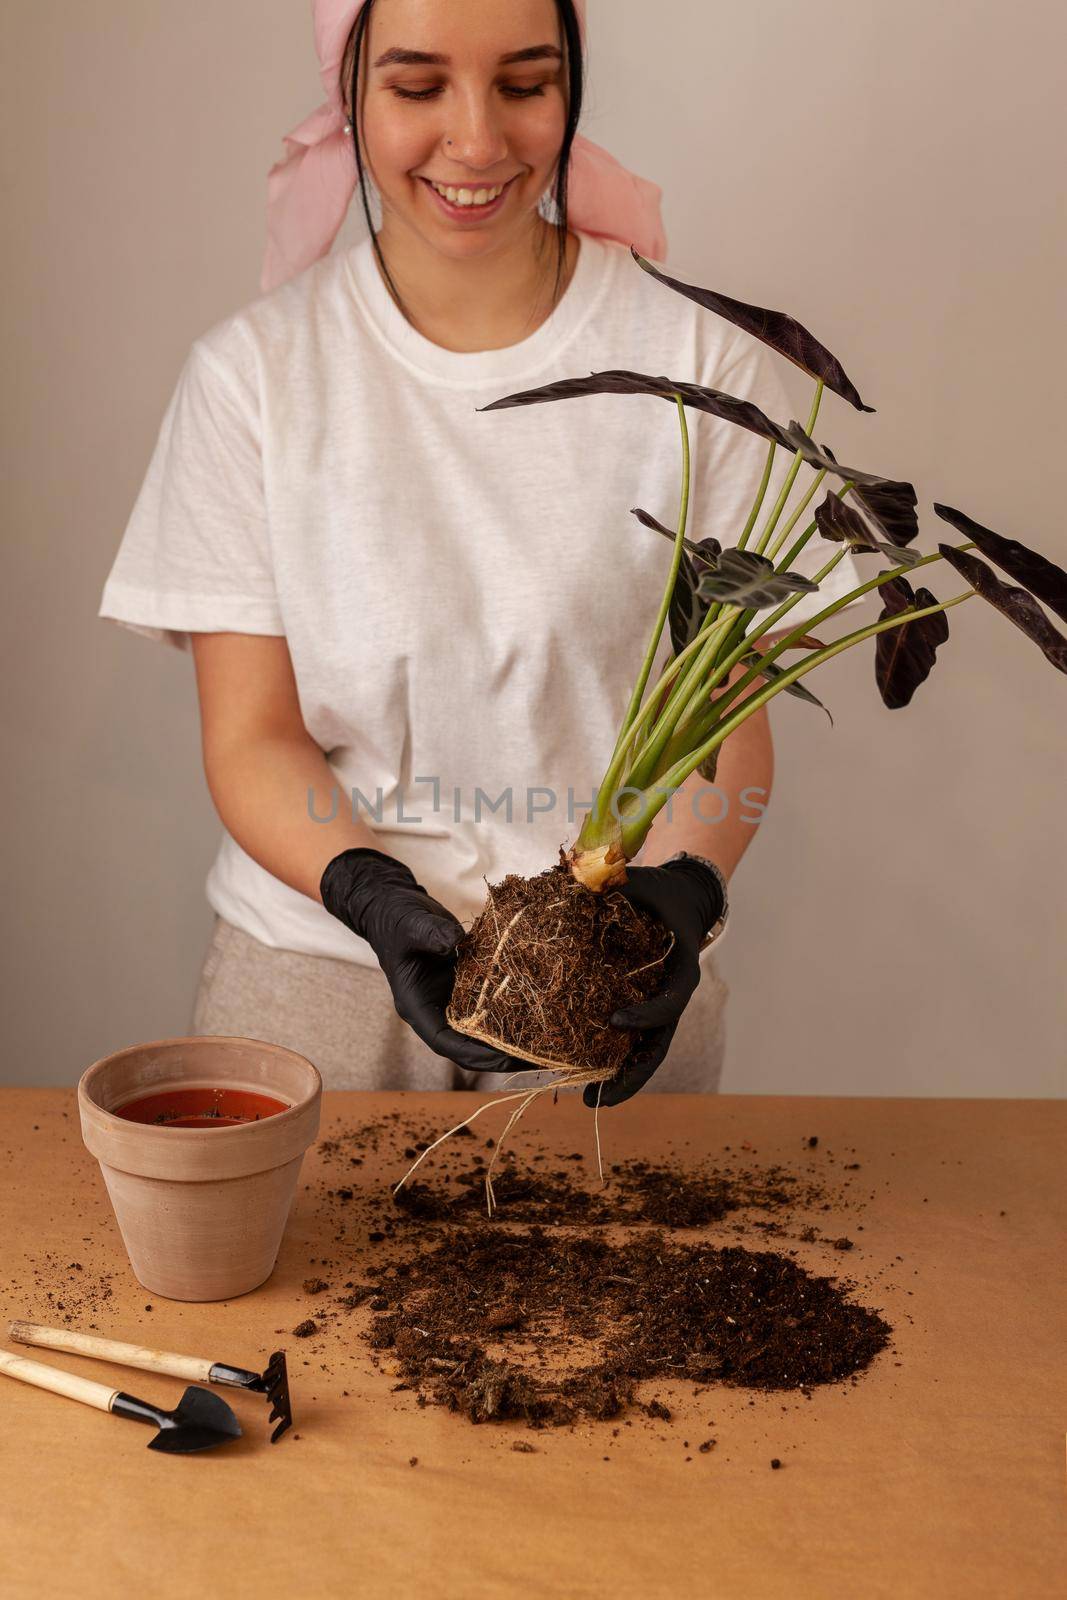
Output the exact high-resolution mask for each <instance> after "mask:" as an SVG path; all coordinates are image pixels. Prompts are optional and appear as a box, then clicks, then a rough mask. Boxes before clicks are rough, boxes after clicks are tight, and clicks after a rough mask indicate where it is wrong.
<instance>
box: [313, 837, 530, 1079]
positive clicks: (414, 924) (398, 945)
mask: <svg viewBox="0 0 1067 1600" xmlns="http://www.w3.org/2000/svg"><path fill="white" fill-rule="evenodd" d="M319 893H320V895H321V896H322V903H323V905H324V906H325V907H326V909H327V911H329V912H332V914H333V915H334V916H335V917H337V918H338V919H339V920H340V921H341V922H343V923H344V924H345V926H346V927H348V928H351V930H352V932H353V933H357V934H359V936H360V938H361V939H366V941H367V943H368V944H369V945H370V947H371V949H372V950H373V951H374V954H375V955H376V956H377V957H378V962H379V965H380V966H381V969H382V971H383V972H384V973H385V976H386V978H387V979H388V981H389V987H390V989H391V990H392V994H393V1004H394V1006H395V1007H396V1010H397V1012H398V1014H399V1015H400V1016H401V1017H403V1019H404V1021H405V1022H406V1023H407V1024H408V1026H409V1027H410V1028H413V1029H414V1031H415V1032H416V1033H417V1034H418V1036H419V1038H420V1039H422V1040H423V1041H424V1042H425V1043H426V1044H428V1045H429V1047H430V1049H431V1050H433V1051H435V1052H436V1053H437V1054H438V1055H439V1056H445V1057H446V1058H447V1059H448V1060H449V1061H455V1062H458V1064H459V1065H460V1066H461V1067H466V1068H468V1070H469V1071H471V1072H517V1071H520V1070H522V1069H523V1068H525V1069H526V1070H527V1071H528V1070H529V1062H522V1061H516V1060H514V1059H513V1058H512V1057H511V1056H508V1055H504V1054H502V1053H501V1052H500V1051H499V1050H494V1049H493V1048H492V1046H491V1045H487V1044H482V1043H481V1041H480V1040H478V1039H468V1037H467V1035H466V1034H464V1033H457V1031H456V1029H455V1028H450V1027H449V1025H448V1023H447V1021H446V1020H445V1007H446V1005H447V1004H448V1002H449V1000H450V999H451V997H452V985H453V982H454V981H455V976H456V954H455V947H456V945H457V944H458V943H459V941H460V939H462V937H463V934H464V928H463V924H462V923H461V922H460V920H459V918H458V917H454V916H453V915H452V913H451V911H449V910H448V909H447V908H446V907H445V906H443V905H442V904H441V902H440V901H439V900H435V899H434V898H433V896H432V895H430V894H428V893H427V891H426V890H425V889H424V888H423V886H422V884H421V883H417V882H416V880H415V874H414V873H413V872H412V871H411V869H410V867H406V866H405V865H404V863H403V862H402V861H397V860H396V859H395V858H394V857H393V856H387V855H384V854H383V853H382V851H380V850H370V849H363V848H359V847H356V848H354V849H351V850H343V851H342V852H341V854H340V855H338V856H334V858H333V860H332V861H331V862H330V863H329V865H328V866H327V868H326V870H325V872H324V873H323V875H322V880H321V882H320V884H319Z"/></svg>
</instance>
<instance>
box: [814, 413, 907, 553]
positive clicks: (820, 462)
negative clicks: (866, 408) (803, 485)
mask: <svg viewBox="0 0 1067 1600" xmlns="http://www.w3.org/2000/svg"><path fill="white" fill-rule="evenodd" d="M784 431H785V434H786V439H787V443H788V446H789V449H790V450H799V452H800V454H801V455H802V456H803V458H804V460H805V461H806V462H807V463H808V465H809V466H812V467H817V468H818V469H819V470H820V471H821V472H832V473H834V474H835V475H836V476H837V477H838V478H841V479H845V478H850V479H851V480H852V482H853V483H854V484H855V485H856V487H855V488H854V489H852V490H850V491H849V492H850V494H851V495H852V497H853V499H855V500H858V501H859V503H860V505H861V506H862V507H863V509H864V511H866V513H867V515H868V516H869V517H870V519H871V521H872V522H873V523H874V524H875V526H876V527H878V528H880V529H881V530H882V532H883V533H884V534H885V536H886V538H887V539H888V540H889V542H890V543H891V544H898V545H899V544H910V543H911V541H912V539H914V538H915V536H916V535H917V533H918V532H919V519H918V516H917V515H916V510H915V508H916V506H917V505H918V503H919V502H918V497H917V496H916V493H915V486H914V484H910V483H903V482H899V481H898V480H897V479H895V478H880V477H879V476H878V475H877V473H874V472H861V471H860V469H859V468H858V467H841V466H838V463H837V457H836V456H835V455H834V453H833V451H832V450H831V449H830V447H829V445H817V444H816V443H815V441H814V439H809V438H808V435H807V434H806V433H805V432H804V429H803V428H802V427H801V426H800V423H799V422H791V423H790V424H789V427H788V428H786V429H785V430H784Z"/></svg>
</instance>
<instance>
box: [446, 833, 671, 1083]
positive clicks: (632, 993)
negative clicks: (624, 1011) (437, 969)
mask: <svg viewBox="0 0 1067 1600" xmlns="http://www.w3.org/2000/svg"><path fill="white" fill-rule="evenodd" d="M560 857H561V859H560V863H559V865H558V866H554V867H550V868H548V869H547V870H546V871H545V872H542V873H540V874H539V875H538V876H537V877H535V878H522V877H519V876H518V875H517V874H515V873H510V874H509V875H508V876H507V877H506V878H504V879H503V881H502V882H500V883H497V884H490V885H489V886H488V889H489V893H488V899H487V901H486V906H485V909H484V910H483V911H482V912H481V913H480V915H479V916H478V917H477V918H476V919H475V921H474V923H473V924H472V926H471V928H470V930H469V931H468V932H467V933H466V934H465V935H464V937H463V939H461V941H460V943H459V946H458V948H457V956H458V960H457V965H456V973H455V981H454V983H453V988H452V999H451V1002H450V1004H449V1006H448V1010H447V1017H448V1021H449V1023H450V1024H451V1026H452V1027H454V1028H456V1029H457V1030H458V1031H459V1032H461V1033H466V1034H469V1035H470V1036H471V1037H472V1038H476V1039H482V1040H484V1041H485V1042H487V1043H491V1044H494V1045H497V1046H499V1047H501V1048H503V1049H506V1050H507V1051H508V1052H509V1053H510V1054H512V1055H515V1056H519V1057H521V1058H522V1059H523V1060H525V1061H530V1062H531V1063H532V1064H534V1065H538V1066H543V1067H551V1068H556V1069H558V1070H562V1071H573V1072H578V1071H582V1072H589V1073H591V1074H593V1075H594V1077H595V1076H600V1077H603V1078H610V1077H612V1076H614V1074H615V1073H616V1072H617V1071H618V1069H619V1067H620V1066H621V1065H622V1063H623V1061H624V1060H625V1058H626V1056H627V1055H628V1054H629V1052H630V1049H631V1047H632V1046H633V1044H634V1042H635V1040H636V1039H637V1038H638V1037H639V1034H638V1032H637V1030H635V1029H633V1028H614V1027H612V1026H611V1023H610V1022H609V1020H608V1019H609V1018H610V1017H611V1014H612V1012H614V1011H616V1010H618V1009H620V1008H621V1007H623V1006H627V1005H633V1004H635V1003H636V1002H638V1001H641V1000H646V999H648V998H649V996H650V995H653V994H655V993H656V992H657V990H659V989H661V988H662V986H663V981H664V961H665V959H666V957H667V955H668V953H669V951H670V948H671V942H672V940H671V935H670V933H669V932H668V931H667V929H666V928H664V926H663V924H662V923H661V922H660V921H659V920H658V919H657V918H655V917H649V916H648V915H646V913H644V912H643V911H640V910H638V909H637V908H636V907H634V906H633V905H631V904H630V902H629V900H628V899H627V898H626V896H625V895H624V894H622V893H620V892H619V890H618V889H608V890H605V891H604V892H603V893H600V894H597V893H594V892H593V891H592V890H590V889H587V888H585V887H584V885H583V884H580V883H579V882H578V881H577V879H576V878H575V877H574V875H573V874H572V873H571V871H570V869H569V868H568V867H567V866H566V865H565V864H564V860H563V857H564V852H563V850H562V848H561V850H560ZM590 1081H593V1080H592V1079H591V1080H590Z"/></svg>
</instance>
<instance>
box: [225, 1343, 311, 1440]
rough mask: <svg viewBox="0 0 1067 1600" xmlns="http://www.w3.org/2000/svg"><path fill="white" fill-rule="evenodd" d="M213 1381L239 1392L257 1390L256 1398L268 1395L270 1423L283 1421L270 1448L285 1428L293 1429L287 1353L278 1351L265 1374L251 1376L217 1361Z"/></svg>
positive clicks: (250, 1373)
mask: <svg viewBox="0 0 1067 1600" xmlns="http://www.w3.org/2000/svg"><path fill="white" fill-rule="evenodd" d="M210 1377H211V1382H212V1383H228V1384H232V1385H233V1386H234V1387H235V1388H238V1389H254V1390H255V1392H256V1393H257V1394H265V1395H266V1397H267V1399H268V1400H269V1401H270V1415H269V1416H268V1418H267V1421H268V1422H273V1421H274V1420H275V1418H278V1419H280V1420H279V1422H278V1426H277V1427H276V1428H275V1430H274V1432H273V1433H272V1434H271V1436H270V1442H271V1444H277V1443H278V1440H279V1439H280V1438H281V1436H282V1434H283V1433H284V1432H285V1430H286V1428H291V1427H292V1425H293V1406H292V1401H291V1400H290V1398H289V1371H288V1368H287V1367H286V1364H285V1351H284V1350H275V1352H274V1354H273V1355H272V1356H271V1358H270V1360H269V1361H268V1362H267V1365H266V1368H265V1370H264V1371H263V1372H249V1371H247V1369H246V1368H244V1367H230V1366H226V1365H225V1363H223V1362H221V1361H216V1363H215V1365H214V1366H213V1367H212V1368H211V1374H210Z"/></svg>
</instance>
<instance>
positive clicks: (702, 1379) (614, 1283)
mask: <svg viewBox="0 0 1067 1600" xmlns="http://www.w3.org/2000/svg"><path fill="white" fill-rule="evenodd" d="M374 1295H375V1298H374V1300H373V1302H372V1304H373V1305H374V1306H375V1307H376V1308H378V1315H377V1316H376V1317H375V1319H374V1322H373V1324H372V1326H371V1327H370V1329H369V1330H368V1331H367V1332H366V1334H365V1337H366V1338H367V1340H368V1341H369V1343H370V1344H371V1345H372V1346H373V1347H374V1348H375V1349H379V1350H390V1351H392V1352H394V1353H395V1355H396V1358H397V1360H398V1362H399V1366H400V1372H401V1375H402V1377H403V1379H404V1381H405V1383H407V1384H409V1385H412V1386H417V1387H418V1388H419V1390H420V1393H421V1395H422V1396H423V1398H424V1400H426V1399H428V1400H432V1401H434V1402H436V1403H437V1404H443V1405H447V1406H448V1407H449V1408H450V1409H452V1410H454V1411H459V1412H462V1413H463V1414H464V1415H465V1416H467V1417H469V1418H470V1420H471V1421H472V1422H483V1421H487V1420H490V1419H499V1420H505V1419H512V1420H522V1421H524V1422H527V1423H531V1424H533V1425H535V1426H536V1425H545V1424H549V1425H558V1424H564V1423H570V1422H574V1421H575V1420H577V1419H578V1418H581V1417H590V1418H596V1419H607V1418H611V1417H615V1416H617V1415H618V1414H619V1412H620V1411H622V1410H623V1409H624V1408H625V1407H626V1406H627V1405H629V1404H630V1403H631V1402H632V1401H633V1399H634V1395H635V1390H636V1386H637V1384H638V1383H639V1382H641V1381H647V1380H649V1379H656V1378H659V1379H667V1378H684V1379H689V1380H691V1381H692V1380H695V1381H696V1382H698V1383H709V1382H718V1383H726V1384H731V1385H735V1386H743V1387H745V1388H748V1389H763V1390H777V1389H798V1388H808V1387H810V1386H812V1385H815V1384H822V1383H832V1382H835V1381H839V1380H841V1379H843V1378H849V1377H851V1376H853V1375H854V1374H855V1373H857V1372H859V1371H860V1370H861V1369H862V1368H863V1367H865V1366H867V1365H868V1363H869V1362H870V1361H871V1360H872V1359H873V1357H874V1356H875V1355H876V1354H877V1353H878V1352H879V1351H880V1350H882V1349H883V1348H884V1347H885V1345H886V1344H887V1342H888V1339H889V1334H890V1331H891V1330H890V1329H889V1327H888V1325H887V1324H886V1323H885V1322H883V1321H882V1319H881V1318H880V1317H879V1316H878V1315H877V1314H876V1313H874V1312H873V1311H869V1310H867V1309H865V1308H864V1307H862V1306H859V1305H856V1304H854V1303H853V1302H852V1301H850V1300H849V1299H848V1297H847V1295H846V1293H845V1292H844V1291H843V1290H842V1288H841V1286H840V1285H838V1284H837V1283H835V1282H834V1281H833V1280H832V1279H830V1278H822V1277H815V1276H813V1275H812V1274H810V1273H808V1272H806V1271H804V1269H803V1268H801V1267H799V1266H797V1265H796V1264H795V1263H794V1262H792V1261H790V1260H789V1259H788V1258H787V1257H785V1256H782V1255H777V1254H771V1253H768V1252H755V1251H750V1250H745V1249H742V1248H741V1247H739V1246H734V1247H728V1248H725V1249H719V1248H716V1247H714V1246H712V1245H693V1244H682V1243H678V1242H676V1241H673V1240H669V1239H667V1238H666V1237H664V1235H662V1234H661V1233H658V1232H649V1231H647V1230H642V1232H641V1234H640V1235H639V1236H638V1237H633V1238H629V1239H626V1240H624V1241H622V1242H612V1241H611V1240H608V1239H606V1238H603V1237H596V1236H591V1235H589V1234H585V1235H582V1234H577V1235H576V1234H572V1233H549V1232H546V1231H545V1230H544V1229H543V1228H541V1227H532V1228H529V1229H524V1230H522V1231H521V1232H515V1231H511V1230H502V1229H496V1228H493V1227H485V1228H481V1227H479V1228H477V1229H473V1228H461V1229H457V1230H455V1232H454V1233H452V1234H451V1235H450V1236H449V1237H447V1238H446V1239H445V1240H443V1241H442V1242H441V1243H440V1244H438V1245H437V1247H436V1248H435V1249H433V1250H430V1251H428V1252H426V1253H424V1254H421V1255H417V1256H416V1257H414V1259H412V1260H408V1261H403V1262H399V1263H397V1264H396V1265H395V1266H393V1267H391V1268H389V1269H386V1270H384V1271H383V1272H382V1273H381V1274H380V1276H379V1277H378V1279H377V1283H376V1284H375V1286H374Z"/></svg>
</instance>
